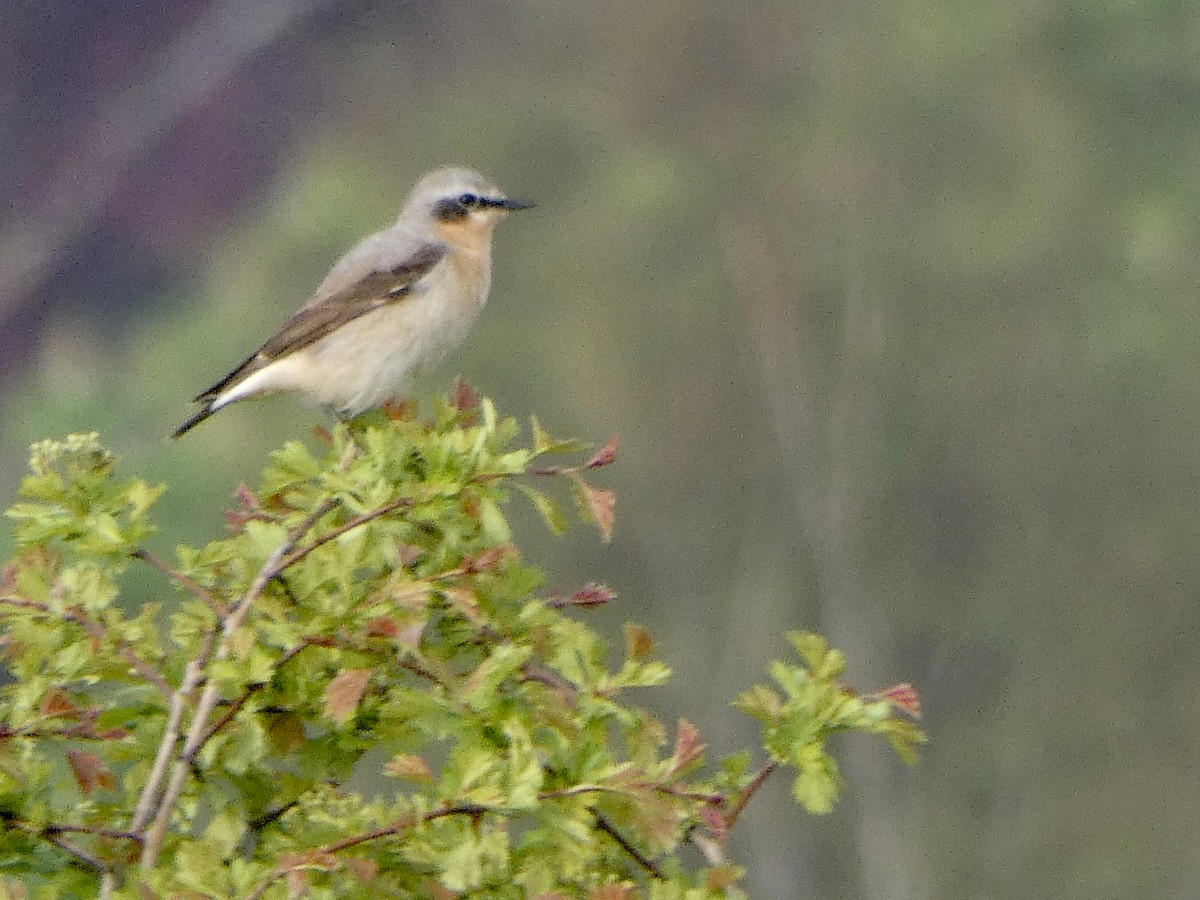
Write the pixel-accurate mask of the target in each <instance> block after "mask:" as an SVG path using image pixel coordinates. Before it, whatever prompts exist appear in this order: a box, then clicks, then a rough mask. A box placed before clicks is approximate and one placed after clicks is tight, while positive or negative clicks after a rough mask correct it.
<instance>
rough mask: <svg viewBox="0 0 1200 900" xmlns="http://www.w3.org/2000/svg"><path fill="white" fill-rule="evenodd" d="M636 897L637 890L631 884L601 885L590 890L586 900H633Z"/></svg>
mask: <svg viewBox="0 0 1200 900" xmlns="http://www.w3.org/2000/svg"><path fill="white" fill-rule="evenodd" d="M636 896H637V888H635V887H634V886H633V885H632V884H602V885H601V886H600V887H598V888H592V891H591V893H590V894H588V900H633V898H634V897H636Z"/></svg>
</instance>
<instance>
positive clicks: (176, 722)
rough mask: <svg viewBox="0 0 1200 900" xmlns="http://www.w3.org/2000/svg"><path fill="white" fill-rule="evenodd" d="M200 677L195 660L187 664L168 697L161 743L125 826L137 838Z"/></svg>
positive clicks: (149, 810) (151, 805)
mask: <svg viewBox="0 0 1200 900" xmlns="http://www.w3.org/2000/svg"><path fill="white" fill-rule="evenodd" d="M202 675H203V669H202V667H201V665H200V664H199V663H198V662H197V661H196V660H191V661H189V662H188V664H187V666H186V667H185V668H184V672H183V681H182V682H181V683H180V685H179V689H178V690H177V691H175V694H174V695H173V696H172V697H171V709H170V712H169V713H168V714H167V727H166V728H165V729H164V730H163V736H162V740H161V741H159V744H158V753H156V754H155V757H154V765H153V767H152V768H151V769H150V776H149V777H148V778H147V779H146V786H145V787H143V788H142V794H141V796H140V797H138V804H137V808H136V809H135V810H134V813H133V820H132V822H131V823H130V826H129V830H130V831H133V832H135V833H137V834H141V833H142V830H143V829H144V828H145V827H146V823H147V822H149V821H150V817H151V816H152V815H154V804H155V803H156V801H157V800H158V795H159V788H160V787H161V786H162V780H163V778H164V777H165V776H166V773H167V766H168V765H170V762H171V754H172V753H174V751H175V745H176V744H178V743H179V741H180V739H181V738H182V737H183V729H182V724H183V710H184V706H186V704H187V698H188V697H189V696H190V695H191V693H192V691H193V690H195V688H196V685H197V684H198V683H199V682H200V679H201V677H202Z"/></svg>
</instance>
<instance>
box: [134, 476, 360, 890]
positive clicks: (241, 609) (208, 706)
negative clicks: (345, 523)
mask: <svg viewBox="0 0 1200 900" xmlns="http://www.w3.org/2000/svg"><path fill="white" fill-rule="evenodd" d="M336 504H337V501H336V500H334V499H329V500H326V501H324V502H323V503H321V504H320V505H318V506H317V508H316V509H314V510H313V511H312V512H311V513H309V515H308V516H306V517H305V518H304V520H303V521H302V522H301V523H300V524H299V525H297V526H296V527H295V528H294V529H292V531H291V533H290V534H289V535H288V537H287V539H286V540H285V541H284V542H283V543H282V544H280V545H279V546H278V547H277V548H276V549H275V551H274V552H273V553H271V555H270V556H269V557H267V560H266V562H264V563H263V566H262V568H261V569H260V570H259V572H258V575H256V576H255V578H254V581H253V582H252V583H251V585H250V587H249V588H248V589H247V590H246V593H245V594H244V595H243V596H242V597H241V599H240V600H238V602H237V603H235V604H234V605H233V607H232V608H231V609H230V611H229V615H228V616H226V617H224V619H223V621H222V622H221V628H220V641H219V642H215V639H214V644H213V645H214V646H215V649H213V651H212V652H211V656H210V655H208V654H205V657H206V658H205V659H204V661H203V662H198V661H197V660H193V661H192V662H190V663H188V667H189V670H191V672H194V673H195V680H194V682H193V686H195V685H198V684H199V678H200V673H201V672H202V671H203V670H204V668H206V666H207V663H208V661H209V660H211V659H223V658H225V657H226V656H228V655H229V648H230V645H231V643H232V640H233V636H234V635H235V634H236V633H237V631H238V629H239V628H241V627H242V624H243V623H244V622H245V621H246V617H247V616H248V615H249V613H250V609H251V607H252V606H253V605H254V602H255V601H256V600H257V599H258V598H259V597H261V596H262V594H263V591H265V590H266V588H267V585H268V584H269V583H270V582H271V579H273V578H274V577H275V576H276V575H278V574H279V573H280V572H281V571H283V569H284V568H285V566H284V560H285V559H286V558H287V557H288V554H290V553H291V552H292V551H293V549H294V548H295V546H296V544H297V543H298V542H299V541H300V539H301V538H303V537H304V535H305V534H307V533H308V531H309V530H310V529H311V528H312V527H313V526H314V525H315V524H316V523H317V520H318V519H320V518H321V516H323V515H325V513H327V512H329V510H331V509H333V507H334V506H335V505H336ZM214 635H215V632H214ZM191 672H190V673H189V674H191ZM188 680H189V679H186V678H185V681H188ZM185 693H190V691H188V692H185V691H184V685H180V690H179V692H178V693H177V695H176V696H177V697H179V696H183V695H185ZM219 694H220V688H219V687H218V686H217V684H216V683H215V682H213V681H209V682H208V683H207V684H205V686H204V690H203V691H202V692H201V694H200V699H199V702H198V703H197V704H196V711H195V714H194V715H193V716H192V722H191V725H190V726H189V728H188V732H187V736H186V738H185V740H184V744H183V748H182V750H181V751H180V753H179V756H178V758H177V759H176V760H175V765H174V768H173V770H172V772H171V778H170V781H169V782H168V783H167V787H166V790H165V791H164V792H163V795H162V797H161V799H160V800H159V802H158V804H157V810H156V812H155V813H154V819H153V822H152V823H151V824H150V830H149V832H148V833H147V836H146V841H145V842H144V844H143V845H142V859H141V863H142V865H143V866H144V867H146V868H150V867H152V866H153V865H154V864H155V862H156V861H157V860H158V853H159V851H160V850H161V849H162V844H163V841H164V840H165V838H166V833H167V824H168V823H169V822H170V818H171V812H172V810H173V809H174V808H175V805H176V803H178V802H179V797H180V795H181V794H182V793H183V786H184V783H185V781H186V780H187V776H188V772H189V771H190V770H191V764H192V761H193V759H195V756H196V754H197V753H198V752H199V750H200V748H201V747H202V746H203V741H204V739H205V738H206V737H207V736H208V734H209V730H208V721H209V718H210V717H211V716H212V713H213V710H214V709H215V708H216V705H217V700H218V698H219ZM170 736H171V735H170V732H169V731H168V733H167V734H166V735H164V738H163V744H162V746H161V747H160V754H161V752H162V749H163V748H167V749H168V753H170V748H173V747H174V745H175V743H176V742H177V740H178V738H177V737H175V738H174V739H172V740H171V741H170V742H169V744H168V737H170ZM148 787H149V786H148ZM155 793H157V789H156V791H155ZM148 796H149V797H150V807H153V795H150V793H149V791H148V790H147V791H144V792H143V799H145V798H147V797H148ZM140 809H141V806H140V804H139V811H140ZM137 830H140V828H139V829H137Z"/></svg>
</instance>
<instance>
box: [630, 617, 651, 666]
mask: <svg viewBox="0 0 1200 900" xmlns="http://www.w3.org/2000/svg"><path fill="white" fill-rule="evenodd" d="M653 652H654V636H653V635H651V634H650V632H649V631H647V630H646V629H645V628H643V627H642V626H641V625H634V624H633V623H632V622H626V623H625V655H626V656H627V657H628V658H629V659H641V658H642V657H643V656H646V655H647V654H650V653H653Z"/></svg>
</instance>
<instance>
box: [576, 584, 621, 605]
mask: <svg viewBox="0 0 1200 900" xmlns="http://www.w3.org/2000/svg"><path fill="white" fill-rule="evenodd" d="M616 599H617V592H616V591H614V590H613V589H612V588H610V587H609V586H608V585H606V584H600V583H598V582H595V581H593V582H592V583H591V584H585V585H584V586H583V587H581V588H580V589H579V590H577V591H576V592H575V593H574V594H572V595H571V597H570V599H569V600H568V601H567V602H566V604H564V605H570V606H584V607H588V606H603V605H604V604H605V603H611V602H612V601H613V600H616Z"/></svg>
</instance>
